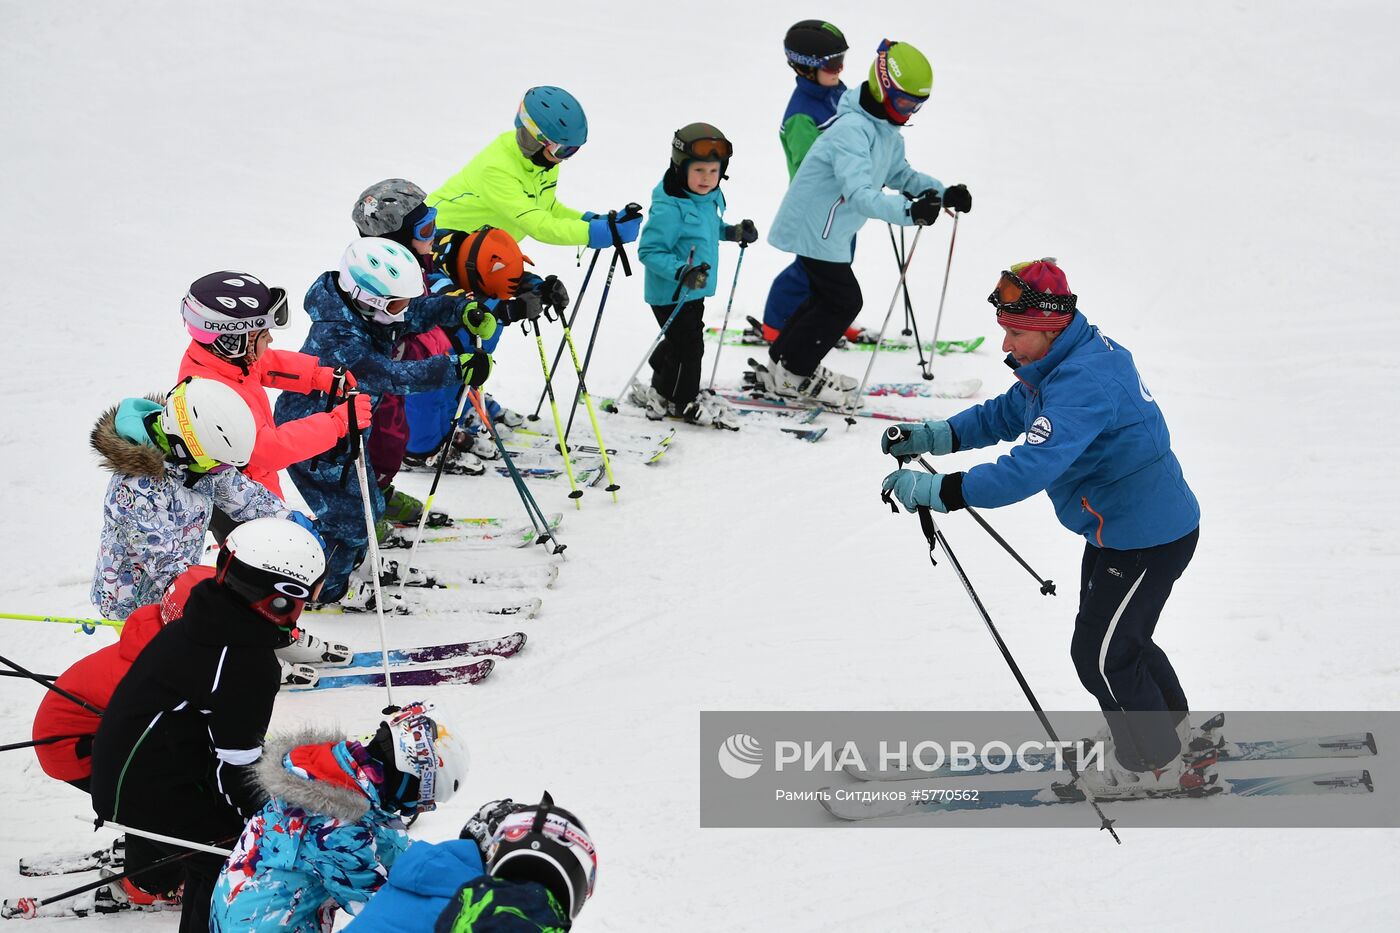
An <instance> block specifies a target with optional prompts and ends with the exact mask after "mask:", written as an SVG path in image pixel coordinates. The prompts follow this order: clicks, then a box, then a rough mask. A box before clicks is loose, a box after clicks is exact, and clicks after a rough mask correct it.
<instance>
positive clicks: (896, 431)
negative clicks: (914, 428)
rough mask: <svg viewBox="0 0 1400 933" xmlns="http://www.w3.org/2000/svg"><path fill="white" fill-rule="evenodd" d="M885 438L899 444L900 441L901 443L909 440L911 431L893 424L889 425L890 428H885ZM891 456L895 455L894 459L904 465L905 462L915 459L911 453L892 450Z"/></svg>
mask: <svg viewBox="0 0 1400 933" xmlns="http://www.w3.org/2000/svg"><path fill="white" fill-rule="evenodd" d="M885 438H886V439H887V440H888V441H889V442H890V443H891V444H898V443H900V442H901V441H907V440H909V432H908V431H906V430H905V429H904V428H900V427H893V426H891V427H888V428H886V429H885ZM890 456H891V457H894V459H895V460H896V461H897V462H898V463H899V465H900V466H903V465H904V464H906V463H908V462H909V461H910V460H912V459H914V458H913V457H912V456H911V455H909V454H897V453H893V452H891V453H890Z"/></svg>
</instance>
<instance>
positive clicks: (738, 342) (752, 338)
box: [705, 316, 987, 356]
mask: <svg viewBox="0 0 1400 933" xmlns="http://www.w3.org/2000/svg"><path fill="white" fill-rule="evenodd" d="M748 321H749V326H748V327H731V328H729V329H728V330H726V331H725V332H724V345H725V346H726V347H759V346H767V345H768V341H767V340H764V339H763V322H762V321H760V320H758V319H757V318H754V317H752V316H749V318H748ZM865 333H870V331H865ZM719 336H720V332H719V328H718V327H707V328H705V339H706V340H711V341H713V340H717V339H719ZM986 339H987V338H986V337H973V338H971V339H969V340H940V341H938V342H937V344H936V346H937V349H936V350H935V344H934V342H933V341H925V342H924V344H923V350H924V352H925V353H937V354H938V355H939V356H946V355H948V354H949V353H972V352H973V351H975V350H976V349H977V348H978V347H980V346H982V343H983V341H985V340H986ZM836 349H838V350H856V351H865V352H870V351H872V350H874V349H875V341H873V340H847V339H846V338H845V337H842V338H841V341H840V342H839V343H837V344H836ZM912 349H914V344H913V343H911V342H910V341H908V340H899V339H897V338H893V337H886V338H885V341H884V342H883V343H881V344H880V352H881V353H891V352H901V351H905V350H912Z"/></svg>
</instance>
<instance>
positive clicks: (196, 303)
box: [179, 272, 369, 539]
mask: <svg viewBox="0 0 1400 933" xmlns="http://www.w3.org/2000/svg"><path fill="white" fill-rule="evenodd" d="M180 312H181V315H182V316H183V317H184V320H185V328H186V329H187V330H188V331H189V332H190V337H191V340H190V345H189V346H188V347H187V348H186V349H185V356H184V358H183V359H182V360H181V361H180V376H179V378H181V379H187V378H190V377H192V376H197V377H200V378H205V379H213V380H215V381H216V382H222V383H223V384H224V385H226V386H228V387H229V388H231V389H233V390H234V391H235V392H237V393H238V394H239V396H240V397H241V398H242V399H243V401H244V403H245V404H246V405H247V406H248V410H249V411H250V412H251V413H252V415H253V423H254V425H255V426H256V429H257V431H256V441H255V442H254V444H253V452H252V454H251V455H250V456H249V457H248V464H247V466H245V467H243V473H244V475H245V476H247V477H248V478H249V479H251V480H253V481H254V482H256V483H261V484H262V485H263V486H264V487H265V488H266V489H267V490H268V491H269V492H271V493H273V494H275V495H276V496H278V497H279V498H282V486H281V483H280V481H279V478H278V475H277V474H278V471H279V470H283V469H285V468H286V467H288V466H290V465H291V464H293V463H299V462H301V461H302V460H307V459H309V458H311V457H314V456H316V455H317V454H319V453H324V452H325V451H327V450H329V449H330V448H331V447H332V446H334V445H335V442H336V441H337V440H339V439H340V438H342V437H344V436H345V432H346V430H347V425H348V424H349V422H350V417H349V412H348V411H347V406H348V404H349V403H345V404H343V405H341V406H340V408H339V409H338V410H335V411H328V412H313V413H312V414H309V415H307V416H306V417H305V418H300V419H298V420H296V421H290V422H287V423H286V424H280V425H279V424H277V423H276V422H275V421H273V419H272V403H271V402H269V401H268V398H267V392H266V389H280V390H282V391H287V392H297V393H300V394H302V395H306V394H307V393H310V392H329V391H330V389H331V385H332V383H333V381H334V379H335V375H334V373H335V370H334V369H332V368H331V367H329V366H322V365H320V361H319V360H317V359H316V358H315V357H314V356H307V355H306V354H304V353H296V352H294V351H291V350H273V349H271V348H270V344H271V343H272V331H273V329H280V328H283V327H286V326H287V320H288V315H287V293H286V292H284V291H283V290H282V289H280V288H268V287H267V286H266V285H264V284H263V283H262V282H260V281H259V280H258V279H256V278H254V277H253V276H251V275H248V274H247V273H246V272H212V273H210V274H209V275H206V276H203V277H201V278H199V279H196V280H195V282H194V283H193V284H192V285H190V288H189V291H188V292H186V293H185V299H184V301H183V302H181V305H180ZM346 379H347V382H348V383H349V384H350V385H354V376H353V375H351V376H347V377H346ZM361 405H362V407H361V410H360V417H361V418H364V417H367V416H368V413H369V404H368V401H367V400H366V401H365V402H364V403H361ZM361 423H363V421H362V422H361ZM216 527H217V524H216ZM227 532H228V527H224V528H222V529H217V531H216V537H218V538H220V539H222V536H223V534H227Z"/></svg>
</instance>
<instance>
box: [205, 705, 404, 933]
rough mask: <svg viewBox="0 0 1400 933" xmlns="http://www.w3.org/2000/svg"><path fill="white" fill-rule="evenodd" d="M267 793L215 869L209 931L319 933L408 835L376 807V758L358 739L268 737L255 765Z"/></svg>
mask: <svg viewBox="0 0 1400 933" xmlns="http://www.w3.org/2000/svg"><path fill="white" fill-rule="evenodd" d="M257 776H258V782H259V783H260V784H261V785H262V787H263V790H265V791H266V792H267V793H268V794H269V795H270V799H269V800H268V802H267V803H266V804H265V805H264V806H263V808H262V809H261V810H260V811H258V813H257V814H256V815H255V816H254V817H253V818H252V819H251V820H249V821H248V825H247V826H246V827H245V828H244V830H243V835H242V836H241V837H239V840H238V844H237V845H236V846H235V847H234V850H233V855H231V856H230V857H229V860H228V862H227V864H225V865H224V870H223V872H222V873H220V875H219V881H218V884H217V885H216V886H215V888H214V899H213V903H212V904H211V905H210V913H209V929H210V930H211V931H212V933H223V931H227V933H233V931H238V933H249V931H264V930H266V931H277V933H322V931H323V930H329V929H330V928H331V924H332V922H333V921H334V914H335V911H336V909H337V908H341V909H344V910H346V911H347V912H349V913H352V914H353V913H357V912H358V911H359V909H360V908H361V907H362V906H363V905H364V904H365V902H366V901H368V900H369V899H370V897H371V896H372V895H373V894H374V892H375V891H377V890H379V887H380V886H381V885H382V884H384V881H385V878H386V877H387V876H388V874H389V869H390V868H391V867H392V866H393V864H394V861H395V860H396V859H397V858H398V857H399V856H400V855H402V854H403V852H404V850H405V849H407V848H408V841H409V840H408V833H407V832H406V831H405V829H404V826H403V823H402V822H400V820H399V818H398V816H397V815H396V814H394V813H390V812H388V811H385V810H382V809H380V807H379V793H378V790H377V788H376V782H377V780H379V779H381V776H380V775H379V774H378V765H377V763H376V762H375V761H374V760H373V759H371V758H370V757H369V756H368V754H367V753H366V752H365V751H364V749H363V748H361V747H360V746H359V743H357V742H347V741H337V740H336V739H335V738H334V737H333V736H329V735H326V734H323V733H313V732H310V731H308V732H304V733H302V734H300V735H297V736H295V737H287V736H282V737H279V738H274V739H272V740H270V741H269V742H268V745H267V747H266V748H265V749H264V751H263V756H262V759H261V760H260V761H259V763H258V766H257Z"/></svg>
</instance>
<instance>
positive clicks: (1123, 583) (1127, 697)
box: [1070, 528, 1200, 771]
mask: <svg viewBox="0 0 1400 933" xmlns="http://www.w3.org/2000/svg"><path fill="white" fill-rule="evenodd" d="M1199 537H1200V529H1199V528H1198V529H1196V530H1195V531H1192V532H1191V533H1190V534H1188V535H1186V536H1185V537H1182V538H1178V539H1177V540H1175V541H1171V542H1169V543H1167V544H1160V545H1157V546H1156V547H1149V548H1139V549H1136V550H1129V551H1118V550H1113V549H1111V548H1099V547H1095V546H1094V545H1092V544H1088V545H1085V547H1084V561H1083V564H1082V566H1081V568H1080V580H1079V615H1078V616H1076V617H1075V620H1074V638H1073V640H1072V641H1071V642H1070V656H1071V657H1072V658H1073V659H1074V667H1075V670H1076V671H1077V672H1078V674H1079V681H1080V683H1082V684H1084V687H1085V689H1087V690H1088V691H1089V692H1090V693H1092V694H1093V695H1094V698H1095V699H1096V700H1098V701H1099V707H1100V708H1101V709H1102V710H1103V711H1104V718H1105V719H1106V720H1107V721H1108V727H1109V730H1110V732H1111V733H1112V735H1113V746H1114V752H1115V754H1116V755H1117V758H1118V761H1119V763H1120V764H1122V765H1123V767H1125V768H1128V769H1129V770H1132V771H1145V770H1148V769H1150V768H1156V767H1160V766H1162V765H1164V764H1166V763H1168V762H1170V761H1171V760H1172V759H1173V758H1175V757H1176V756H1177V755H1178V754H1180V752H1181V740H1180V739H1179V737H1178V736H1177V732H1176V724H1177V722H1178V721H1180V719H1181V718H1182V716H1183V715H1185V713H1186V711H1187V709H1188V706H1187V704H1186V694H1185V693H1184V692H1183V691H1182V689H1181V683H1180V681H1178V680H1177V677H1176V671H1174V670H1172V665H1171V662H1170V661H1168V660H1167V655H1166V653H1165V652H1163V651H1162V649H1161V648H1160V647H1158V646H1157V644H1156V643H1155V642H1154V641H1153V640H1152V634H1153V632H1154V631H1155V630H1156V628H1157V618H1158V617H1159V616H1160V615H1161V614H1162V606H1163V605H1164V604H1165V603H1166V601H1167V597H1168V596H1170V595H1171V592H1172V585H1173V584H1174V583H1176V581H1177V579H1178V578H1180V576H1181V574H1182V573H1183V572H1184V571H1185V570H1186V566H1187V564H1189V563H1191V556H1192V555H1193V554H1194V553H1195V552H1196V542H1197V540H1198V538H1199ZM1129 711H1131V712H1132V715H1125V713H1126V712H1129Z"/></svg>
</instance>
